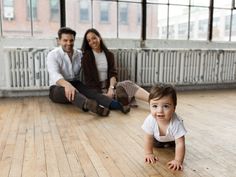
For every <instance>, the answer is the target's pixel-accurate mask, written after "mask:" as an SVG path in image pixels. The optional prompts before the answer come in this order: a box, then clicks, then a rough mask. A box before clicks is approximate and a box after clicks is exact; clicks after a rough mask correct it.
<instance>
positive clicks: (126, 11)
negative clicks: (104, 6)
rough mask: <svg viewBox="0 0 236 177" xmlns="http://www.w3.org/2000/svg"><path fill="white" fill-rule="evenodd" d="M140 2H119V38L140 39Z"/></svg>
mask: <svg viewBox="0 0 236 177" xmlns="http://www.w3.org/2000/svg"><path fill="white" fill-rule="evenodd" d="M140 16H141V4H140V3H124V2H120V3H119V34H118V37H119V38H133V39H137V38H138V39H140V35H141V19H140V23H138V21H137V20H138V19H139V18H140Z"/></svg>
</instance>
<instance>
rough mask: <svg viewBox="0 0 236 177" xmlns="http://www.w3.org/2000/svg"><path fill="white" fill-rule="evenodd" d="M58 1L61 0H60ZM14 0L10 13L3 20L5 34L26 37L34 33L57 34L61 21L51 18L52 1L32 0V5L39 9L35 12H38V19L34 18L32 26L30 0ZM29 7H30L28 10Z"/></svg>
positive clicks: (39, 34)
mask: <svg viewBox="0 0 236 177" xmlns="http://www.w3.org/2000/svg"><path fill="white" fill-rule="evenodd" d="M57 1H58V2H59V0H57ZM13 2H14V3H13V6H12V7H11V9H10V10H9V9H8V13H9V14H8V17H7V18H3V21H2V31H3V36H17V37H25V36H32V35H33V36H40V37H46V36H56V34H57V30H58V28H59V26H60V24H59V21H57V22H55V21H52V20H51V12H50V10H51V8H52V2H51V1H48V0H40V1H32V7H33V8H34V9H37V13H33V14H35V15H36V14H37V19H33V24H32V26H31V19H30V18H29V12H30V8H31V6H30V5H29V3H30V1H29V0H27V1H13ZM22 2H24V3H22ZM36 2H37V3H36ZM55 4H56V1H55V0H54V5H55ZM38 7H43V8H38ZM53 7H55V6H53ZM27 8H29V9H28V10H27ZM22 9H25V10H22ZM12 13H13V14H12ZM58 14H59V12H58ZM3 16H5V15H3ZM35 17H36V16H35ZM57 18H58V17H57ZM32 30H33V31H32Z"/></svg>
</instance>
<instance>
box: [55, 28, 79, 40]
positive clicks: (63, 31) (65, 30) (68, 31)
mask: <svg viewBox="0 0 236 177" xmlns="http://www.w3.org/2000/svg"><path fill="white" fill-rule="evenodd" d="M62 34H72V35H73V36H74V37H75V36H76V32H75V31H74V30H73V29H71V28H69V27H61V28H60V29H59V30H58V38H59V39H61V36H62Z"/></svg>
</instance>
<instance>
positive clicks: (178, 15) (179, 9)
mask: <svg viewBox="0 0 236 177" xmlns="http://www.w3.org/2000/svg"><path fill="white" fill-rule="evenodd" d="M188 10H189V8H188V6H174V5H170V10H169V12H170V19H169V31H168V35H169V39H187V34H188V29H185V34H181V35H180V36H179V35H178V27H179V26H178V25H180V26H181V25H182V26H181V27H182V28H183V24H186V23H188ZM181 30H182V31H183V29H181ZM186 30H187V31H186ZM180 33H181V32H180Z"/></svg>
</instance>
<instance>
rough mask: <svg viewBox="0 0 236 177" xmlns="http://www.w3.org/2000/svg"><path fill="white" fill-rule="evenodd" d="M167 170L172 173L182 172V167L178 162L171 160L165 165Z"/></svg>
mask: <svg viewBox="0 0 236 177" xmlns="http://www.w3.org/2000/svg"><path fill="white" fill-rule="evenodd" d="M167 165H168V168H169V169H170V170H173V171H178V170H183V165H182V163H181V162H180V161H178V160H172V161H170V162H168V163H167Z"/></svg>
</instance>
